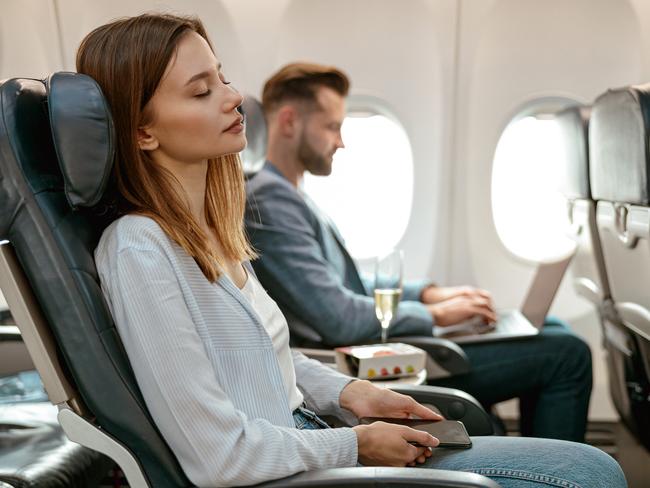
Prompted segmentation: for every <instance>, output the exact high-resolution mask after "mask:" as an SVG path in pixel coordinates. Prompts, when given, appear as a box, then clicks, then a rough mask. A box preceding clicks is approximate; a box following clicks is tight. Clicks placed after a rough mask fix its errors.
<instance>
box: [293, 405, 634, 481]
mask: <svg viewBox="0 0 650 488" xmlns="http://www.w3.org/2000/svg"><path fill="white" fill-rule="evenodd" d="M293 417H294V420H295V422H296V427H297V428H299V429H323V428H328V426H327V424H326V423H325V422H323V421H322V420H321V419H319V418H318V416H317V415H316V414H314V412H311V411H309V410H307V409H303V408H298V409H297V410H295V411H294V414H293ZM472 444H473V445H472V448H471V449H445V448H437V449H434V450H433V456H431V457H430V458H429V459H427V461H426V462H425V463H424V464H422V465H419V466H418V468H420V469H422V468H430V469H448V470H451V471H466V472H471V473H477V474H481V475H483V476H486V477H488V478H491V479H493V480H494V481H496V482H497V483H499V485H501V486H502V487H503V488H542V487H544V488H549V487H561V488H624V487H626V486H627V483H626V482H625V476H624V475H623V471H621V468H620V466H619V465H618V463H616V461H614V459H612V458H611V457H610V456H608V455H607V454H605V453H604V452H602V451H600V450H598V449H596V448H594V447H591V446H587V445H585V444H578V443H575V442H567V441H559V440H551V439H531V438H523V437H496V436H493V437H472Z"/></svg>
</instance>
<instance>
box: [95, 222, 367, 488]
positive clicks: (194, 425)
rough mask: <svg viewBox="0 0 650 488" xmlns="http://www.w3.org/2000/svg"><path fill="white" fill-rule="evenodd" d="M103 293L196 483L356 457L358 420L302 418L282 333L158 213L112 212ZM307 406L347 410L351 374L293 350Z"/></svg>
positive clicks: (260, 476) (349, 462)
mask: <svg viewBox="0 0 650 488" xmlns="http://www.w3.org/2000/svg"><path fill="white" fill-rule="evenodd" d="M95 260H96V263H97V270H98V272H99V277H100V280H101V283H102V289H103V291H104V296H105V298H106V300H107V302H108V306H109V308H110V310H111V312H112V314H113V318H114V320H115V323H116V326H117V329H118V331H119V334H120V337H121V339H122V342H123V343H124V347H125V349H126V352H127V355H128V357H129V360H130V362H131V365H132V367H133V370H134V372H135V376H136V379H137V382H138V385H139V387H140V389H141V390H142V394H143V396H144V399H145V402H146V404H147V407H148V409H149V411H150V412H151V415H152V417H153V419H154V421H155V422H156V425H157V426H158V429H159V430H160V432H161V433H162V435H163V437H164V438H165V440H166V441H167V443H168V444H169V446H170V448H171V449H172V451H173V452H174V454H175V455H176V457H177V458H178V460H179V462H180V465H181V467H182V468H183V470H184V471H185V474H186V475H187V477H188V478H189V479H190V481H191V482H192V483H194V484H195V485H197V486H201V487H207V486H238V485H247V484H254V483H259V482H262V481H266V480H271V479H276V478H281V477H285V476H289V475H291V474H294V473H297V472H300V471H305V470H311V469H321V468H333V467H344V466H356V463H357V438H356V434H355V433H354V431H353V430H352V429H350V428H338V429H323V430H298V429H296V428H295V425H294V422H293V418H292V415H291V409H290V407H289V401H288V398H287V393H286V389H285V387H284V384H283V379H282V374H281V371H280V366H279V364H278V360H277V357H276V354H275V352H274V350H273V344H272V342H271V339H270V337H269V335H268V334H267V332H266V330H265V328H264V326H263V325H262V324H261V323H260V320H259V317H258V316H257V314H256V313H255V311H254V310H253V308H252V307H251V305H250V304H249V303H248V301H247V300H246V298H245V297H244V296H243V295H242V293H241V291H240V290H239V289H238V288H237V287H236V286H235V285H234V284H233V283H232V281H231V280H230V279H228V278H227V277H225V276H221V278H220V279H219V280H218V281H217V282H216V283H210V282H209V281H208V280H207V279H206V278H205V276H204V275H203V273H202V272H201V270H200V269H199V267H198V266H197V264H196V263H195V261H194V259H193V258H192V257H191V256H189V255H188V254H187V253H186V252H185V251H184V250H183V249H182V248H181V247H180V246H178V245H177V244H176V243H174V242H173V241H171V239H169V238H168V237H167V235H166V234H165V233H164V232H163V230H162V229H161V228H160V227H159V226H158V224H156V223H155V222H154V221H153V220H151V219H149V218H147V217H142V216H133V215H129V216H125V217H122V218H120V219H119V220H117V221H116V222H113V224H111V225H110V226H109V227H108V228H107V229H106V230H105V231H104V234H103V235H102V238H101V240H100V242H99V245H98V247H97V249H96V251H95ZM293 362H294V367H295V371H296V381H297V385H298V388H299V389H300V391H301V392H302V393H303V395H304V397H305V401H306V402H307V406H308V407H309V408H311V409H313V410H315V411H316V412H317V413H320V414H331V415H337V416H339V417H340V416H342V415H343V414H344V411H343V410H342V409H341V408H340V405H339V395H340V393H341V390H342V389H343V388H344V387H345V385H347V384H348V382H349V381H350V378H349V377H347V376H343V375H341V374H339V373H336V372H335V371H333V370H331V369H330V368H327V367H326V366H323V365H321V364H320V363H319V362H317V361H313V360H310V359H307V358H306V357H304V356H303V355H302V354H299V353H295V352H294V353H293Z"/></svg>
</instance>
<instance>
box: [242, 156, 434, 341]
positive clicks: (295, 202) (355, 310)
mask: <svg viewBox="0 0 650 488" xmlns="http://www.w3.org/2000/svg"><path fill="white" fill-rule="evenodd" d="M246 199H247V204H246V218H245V222H246V230H247V232H248V235H249V238H250V239H251V243H252V244H253V247H255V249H256V250H257V251H258V252H259V254H260V258H259V259H257V260H256V261H254V262H253V267H254V268H255V272H256V273H257V276H258V277H259V279H260V281H261V282H262V284H263V285H264V288H266V290H267V292H268V293H269V294H270V295H271V297H272V298H273V299H274V300H275V301H276V302H277V303H278V305H279V306H280V308H281V309H282V312H283V313H284V314H285V316H286V317H287V320H288V322H289V328H290V329H291V336H292V343H293V344H294V345H312V344H314V343H324V344H325V345H329V346H338V345H348V344H354V343H360V342H364V341H377V340H379V338H380V335H381V329H380V325H379V322H378V320H377V318H376V316H375V305H374V301H373V298H371V297H370V296H369V292H370V290H369V288H368V287H367V286H366V285H365V284H364V281H363V278H362V277H361V276H360V274H359V272H358V270H357V267H356V265H355V263H354V261H353V260H352V258H351V256H350V254H349V253H348V252H347V250H346V249H345V245H344V242H343V239H342V237H341V236H340V235H339V233H338V231H337V230H336V228H335V227H334V226H333V225H332V224H331V223H329V222H328V221H327V220H326V218H325V217H324V216H322V215H319V211H318V209H317V208H316V207H315V205H314V204H313V203H312V202H310V200H309V199H308V198H307V197H306V196H305V195H304V194H301V193H299V192H298V191H297V190H296V188H294V187H293V186H292V185H291V183H289V182H288V181H287V180H286V179H285V178H284V177H283V176H282V174H281V173H280V172H279V171H278V170H277V168H275V166H273V165H272V164H271V163H270V162H268V161H267V163H266V165H265V166H264V169H262V170H261V171H260V172H259V173H257V174H256V175H255V176H253V177H252V178H250V179H249V181H248V182H247V185H246ZM427 283H428V282H425V281H421V282H411V283H407V284H406V285H405V286H404V290H403V295H402V296H403V300H402V302H401V303H400V304H399V308H398V311H397V315H396V317H395V318H394V319H393V322H392V323H391V328H390V331H389V333H390V335H391V336H400V335H427V336H431V334H432V327H433V320H432V318H431V315H430V313H429V312H428V311H427V309H426V308H425V307H424V305H422V304H421V303H420V302H419V301H417V300H418V297H419V295H420V292H421V291H422V288H423V287H424V286H425V285H426V284H427Z"/></svg>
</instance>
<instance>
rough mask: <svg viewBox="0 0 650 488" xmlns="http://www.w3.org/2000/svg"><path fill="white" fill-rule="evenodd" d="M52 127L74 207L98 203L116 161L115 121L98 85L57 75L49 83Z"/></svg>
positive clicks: (78, 76) (72, 75)
mask: <svg viewBox="0 0 650 488" xmlns="http://www.w3.org/2000/svg"><path fill="white" fill-rule="evenodd" d="M47 85H48V106H49V115H50V126H51V127H52V138H53V139H54V147H55V149H56V155H57V157H58V159H59V165H60V166H61V172H62V173H63V179H64V182H65V193H66V197H67V198H68V201H69V202H70V205H72V206H73V207H90V206H93V205H95V204H97V203H98V202H99V200H100V199H101V197H102V195H103V193H104V190H105V189H106V185H107V183H108V179H109V175H110V173H111V168H112V166H113V159H114V155H115V152H114V138H115V129H114V126H113V118H112V117H111V112H110V110H109V108H108V104H107V103H106V99H105V98H104V95H103V94H102V91H101V89H100V88H99V85H98V84H97V82H95V80H93V79H92V78H91V77H89V76H86V75H82V74H78V73H66V72H60V73H54V74H53V75H51V76H50V77H49V79H48V81H47Z"/></svg>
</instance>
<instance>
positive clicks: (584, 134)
mask: <svg viewBox="0 0 650 488" xmlns="http://www.w3.org/2000/svg"><path fill="white" fill-rule="evenodd" d="M590 112H591V109H590V108H589V107H581V106H573V107H569V108H566V109H564V110H562V111H561V112H558V113H557V114H556V115H555V121H556V122H557V124H558V129H559V131H560V132H559V133H560V138H561V140H562V159H563V161H562V163H563V164H562V171H563V174H562V178H561V181H560V190H561V191H562V193H563V194H564V196H565V197H567V198H570V199H574V198H585V199H587V198H591V192H590V190H589V146H588V142H589V141H588V137H589V114H590Z"/></svg>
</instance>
